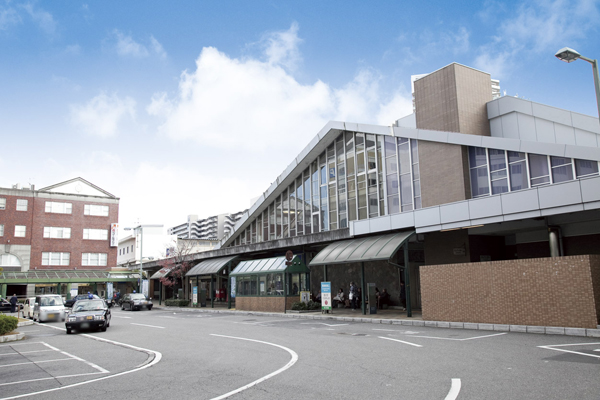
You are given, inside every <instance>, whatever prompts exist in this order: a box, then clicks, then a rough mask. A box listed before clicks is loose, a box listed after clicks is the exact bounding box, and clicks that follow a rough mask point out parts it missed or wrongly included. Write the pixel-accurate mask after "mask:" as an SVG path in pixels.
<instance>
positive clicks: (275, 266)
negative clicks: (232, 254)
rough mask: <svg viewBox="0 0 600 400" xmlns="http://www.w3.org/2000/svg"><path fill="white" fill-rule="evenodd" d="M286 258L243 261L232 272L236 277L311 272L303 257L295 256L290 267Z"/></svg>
mask: <svg viewBox="0 0 600 400" xmlns="http://www.w3.org/2000/svg"><path fill="white" fill-rule="evenodd" d="M286 261H287V260H286V258H285V257H275V258H263V259H260V260H248V261H242V262H241V263H239V264H238V266H237V267H235V269H234V270H233V271H232V272H231V276H235V275H251V274H266V273H275V272H288V273H303V272H310V270H309V269H308V268H307V267H306V265H305V264H304V262H303V261H302V257H300V256H295V257H294V258H293V259H292V261H291V262H290V265H288V264H287V263H286Z"/></svg>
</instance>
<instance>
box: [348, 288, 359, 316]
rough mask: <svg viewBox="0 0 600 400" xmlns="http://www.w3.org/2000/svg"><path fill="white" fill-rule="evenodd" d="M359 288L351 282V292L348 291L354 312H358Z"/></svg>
mask: <svg viewBox="0 0 600 400" xmlns="http://www.w3.org/2000/svg"><path fill="white" fill-rule="evenodd" d="M357 289H358V288H357V287H356V285H355V284H354V282H350V290H349V291H348V298H349V299H350V304H351V305H352V311H355V310H356V304H358V290H357Z"/></svg>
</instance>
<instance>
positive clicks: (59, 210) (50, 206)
mask: <svg viewBox="0 0 600 400" xmlns="http://www.w3.org/2000/svg"><path fill="white" fill-rule="evenodd" d="M72 211H73V204H71V203H58V202H55V201H47V202H46V212H47V213H55V214H71V212H72Z"/></svg>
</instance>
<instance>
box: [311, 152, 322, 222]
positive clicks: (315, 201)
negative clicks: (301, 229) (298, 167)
mask: <svg viewBox="0 0 600 400" xmlns="http://www.w3.org/2000/svg"><path fill="white" fill-rule="evenodd" d="M311 172H312V176H311V183H312V210H311V215H312V222H313V223H312V233H317V232H319V231H320V226H321V224H320V223H319V212H320V205H321V199H320V189H319V165H318V164H317V162H314V163H313V164H312V166H311ZM315 222H316V224H315Z"/></svg>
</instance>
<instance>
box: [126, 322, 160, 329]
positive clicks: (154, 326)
mask: <svg viewBox="0 0 600 400" xmlns="http://www.w3.org/2000/svg"><path fill="white" fill-rule="evenodd" d="M131 325H138V326H147V327H149V328H158V329H165V327H164V326H156V325H146V324H136V323H135V322H132V323H131Z"/></svg>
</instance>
